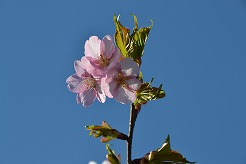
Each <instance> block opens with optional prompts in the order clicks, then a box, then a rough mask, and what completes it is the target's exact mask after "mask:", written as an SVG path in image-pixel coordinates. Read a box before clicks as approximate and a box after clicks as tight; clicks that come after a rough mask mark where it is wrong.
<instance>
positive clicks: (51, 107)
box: [0, 0, 246, 164]
mask: <svg viewBox="0 0 246 164" xmlns="http://www.w3.org/2000/svg"><path fill="white" fill-rule="evenodd" d="M131 13H134V14H135V15H136V16H137V17H138V20H139V25H140V26H149V25H150V24H151V22H150V19H152V20H153V21H154V27H153V29H152V30H151V32H150V35H149V38H148V41H147V45H146V47H145V54H144V57H143V65H142V71H143V73H144V79H145V81H150V79H151V78H152V77H154V78H155V80H154V83H153V84H154V85H156V86H159V84H161V83H163V88H164V89H165V91H166V95H167V97H166V98H164V99H161V100H158V101H153V102H150V103H148V104H147V105H145V106H144V107H143V108H142V111H141V113H140V114H139V117H138V120H137V122H136V129H135V134H134V140H133V142H134V143H133V158H139V157H141V156H143V155H144V154H145V153H147V152H150V151H151V150H155V149H157V148H158V147H160V146H161V144H162V143H163V141H164V139H165V137H166V136H167V135H168V134H170V136H171V145H172V148H173V149H175V150H178V151H180V152H181V153H182V154H183V155H184V156H185V157H187V159H189V160H191V161H198V164H213V163H225V164H227V163H228V164H231V163H236V164H245V163H246V156H245V153H246V142H245V138H246V126H245V125H246V121H245V118H246V101H245V93H246V86H245V84H246V19H245V18H246V1H245V0H217V1H214V0H206V1H202V0H180V1H151V2H150V1H147V0H142V1H131V2H127V1H113V0H108V1H100V0H91V1H81V0H70V1H65V0H42V1H33V0H22V1H19V0H0V74H1V82H0V84H1V85H0V154H1V156H0V164H16V163H19V164H55V163H59V164H68V163H70V164H87V163H88V161H90V160H95V161H97V162H98V163H100V162H102V161H103V160H104V159H105V155H106V153H107V152H106V150H105V145H104V144H102V143H100V141H99V140H98V139H94V138H93V137H89V136H88V131H86V130H85V128H84V126H85V125H92V124H101V121H102V120H105V121H107V122H108V123H109V124H110V125H111V126H112V127H113V128H117V129H118V130H119V131H122V132H124V133H127V131H128V118H129V106H127V105H121V104H119V103H117V102H115V101H114V100H112V99H108V100H107V101H106V103H105V104H100V103H99V102H97V101H95V102H94V103H93V105H92V106H90V107H89V108H87V109H84V108H83V107H82V106H81V105H77V104H76V101H75V95H74V94H73V93H71V92H69V91H68V90H67V87H66V83H65V80H66V78H67V77H68V76H70V75H71V74H73V73H74V69H73V62H74V61H75V60H78V59H80V58H81V57H82V56H83V55H84V49H83V48H84V43H85V41H86V40H87V39H88V38H89V37H90V36H92V35H97V36H99V37H100V38H102V37H103V36H104V35H107V34H109V35H113V34H114V31H115V26H114V23H113V15H114V14H117V15H118V14H120V15H121V22H122V23H123V24H124V25H126V26H128V27H129V28H130V29H132V28H133V18H132V16H131V15H130V14H131ZM111 144H112V145H111V148H112V149H114V150H115V151H116V153H117V154H121V156H122V160H123V162H122V163H125V155H126V150H125V143H124V142H122V141H113V142H112V143H111Z"/></svg>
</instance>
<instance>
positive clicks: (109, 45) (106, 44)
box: [100, 35, 115, 58]
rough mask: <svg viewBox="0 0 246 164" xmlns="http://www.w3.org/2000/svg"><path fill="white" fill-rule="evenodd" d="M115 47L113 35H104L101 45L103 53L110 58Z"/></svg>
mask: <svg viewBox="0 0 246 164" xmlns="http://www.w3.org/2000/svg"><path fill="white" fill-rule="evenodd" d="M114 49H115V47H114V42H113V39H112V37H111V36H109V35H106V36H104V37H103V39H102V42H101V46H100V51H101V52H103V55H105V56H107V57H108V58H110V57H111V56H112V53H113V52H114Z"/></svg>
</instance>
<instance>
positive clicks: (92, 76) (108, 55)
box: [66, 35, 141, 107]
mask: <svg viewBox="0 0 246 164" xmlns="http://www.w3.org/2000/svg"><path fill="white" fill-rule="evenodd" d="M84 48H85V52H84V53H85V56H83V57H82V58H81V60H80V61H78V60H77V61H75V62H74V68H75V72H76V73H75V74H73V75H71V76H70V77H68V78H67V80H66V82H67V84H68V89H69V90H70V91H71V92H74V93H76V94H77V98H76V99H77V103H79V104H82V105H83V106H84V107H88V106H89V105H91V103H92V102H93V101H94V100H95V99H96V98H97V99H98V101H99V102H102V103H104V102H105V100H106V96H107V97H109V98H115V99H116V101H118V102H120V103H122V104H125V103H133V102H135V101H136V97H137V96H136V92H137V90H138V89H139V88H140V85H141V82H140V80H138V79H137V76H138V75H139V67H138V65H137V63H136V62H135V61H133V60H132V58H123V59H122V56H121V54H120V51H119V49H118V48H117V47H115V46H114V42H113V39H112V37H111V36H109V35H106V36H105V37H103V39H102V40H100V39H99V38H98V37H97V36H92V37H90V38H89V40H87V41H86V43H85V47H84Z"/></svg>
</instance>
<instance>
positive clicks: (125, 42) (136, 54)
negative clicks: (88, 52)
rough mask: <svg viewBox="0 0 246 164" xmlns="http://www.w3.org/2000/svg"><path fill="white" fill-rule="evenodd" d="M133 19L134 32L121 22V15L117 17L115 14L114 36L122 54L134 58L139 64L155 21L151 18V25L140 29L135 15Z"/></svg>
mask: <svg viewBox="0 0 246 164" xmlns="http://www.w3.org/2000/svg"><path fill="white" fill-rule="evenodd" d="M132 15H133V14H132ZM133 19H134V24H135V27H134V29H133V33H132V34H130V30H129V29H128V28H126V27H124V26H123V25H122V24H121V23H120V21H119V17H118V18H117V17H116V15H114V23H115V25H116V32H115V35H114V38H115V43H116V45H117V47H118V48H119V49H120V51H121V53H122V55H123V56H124V57H131V58H133V59H134V60H135V61H136V62H137V63H138V64H139V65H141V57H142V56H143V53H144V46H145V44H146V41H147V38H148V35H149V31H150V30H151V28H152V26H153V21H152V20H151V22H152V25H151V26H149V27H143V28H140V29H138V20H137V17H136V16H135V15H133Z"/></svg>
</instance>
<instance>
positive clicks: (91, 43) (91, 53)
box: [85, 36, 101, 58]
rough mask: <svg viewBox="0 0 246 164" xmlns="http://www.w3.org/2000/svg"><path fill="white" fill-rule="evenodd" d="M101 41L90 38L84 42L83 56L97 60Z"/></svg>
mask: <svg viewBox="0 0 246 164" xmlns="http://www.w3.org/2000/svg"><path fill="white" fill-rule="evenodd" d="M100 45H101V40H100V39H99V38H98V37H97V36H92V37H90V38H89V40H87V41H86V42H85V56H88V57H92V58H98V55H99V54H100Z"/></svg>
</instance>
